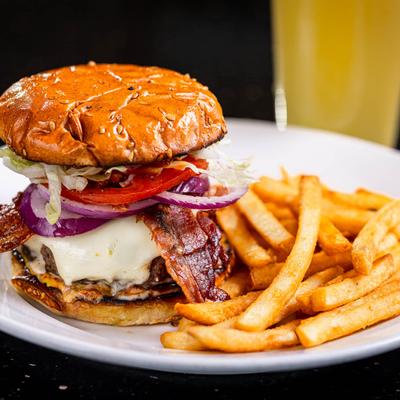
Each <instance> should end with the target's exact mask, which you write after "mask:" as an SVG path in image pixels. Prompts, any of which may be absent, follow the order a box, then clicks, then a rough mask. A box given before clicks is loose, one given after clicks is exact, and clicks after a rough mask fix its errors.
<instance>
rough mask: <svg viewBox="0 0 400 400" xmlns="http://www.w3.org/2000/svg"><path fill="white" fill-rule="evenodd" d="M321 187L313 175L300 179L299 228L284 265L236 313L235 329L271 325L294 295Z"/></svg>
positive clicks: (316, 220)
mask: <svg viewBox="0 0 400 400" xmlns="http://www.w3.org/2000/svg"><path fill="white" fill-rule="evenodd" d="M321 199H322V190H321V186H320V183H319V180H318V178H317V177H315V176H303V177H302V178H301V181H300V196H299V229H298V232H297V236H296V241H295V244H294V246H293V248H292V251H291V252H290V254H289V256H288V258H287V260H286V262H285V265H284V266H283V267H282V269H281V270H280V271H279V274H278V275H277V277H276V278H275V279H274V280H273V282H272V283H271V285H270V286H269V287H268V288H267V289H265V291H264V292H263V293H262V294H261V295H260V296H259V297H258V299H257V300H256V301H255V302H254V303H253V304H251V305H250V307H249V308H248V309H247V310H246V311H245V312H243V314H242V315H240V316H239V318H238V321H237V328H238V329H242V330H246V331H262V330H264V329H265V328H267V327H268V326H271V325H272V323H273V321H275V320H276V317H277V316H278V315H279V313H280V312H281V310H282V309H283V307H284V306H285V304H286V303H287V302H288V301H289V300H290V298H291V297H292V296H293V295H294V294H295V292H296V290H297V288H298V286H299V285H300V283H301V281H302V280H303V277H304V275H305V273H306V271H307V269H308V267H309V266H310V263H311V260H312V256H313V253H314V250H315V246H316V243H317V237H318V230H319V224H320V216H321Z"/></svg>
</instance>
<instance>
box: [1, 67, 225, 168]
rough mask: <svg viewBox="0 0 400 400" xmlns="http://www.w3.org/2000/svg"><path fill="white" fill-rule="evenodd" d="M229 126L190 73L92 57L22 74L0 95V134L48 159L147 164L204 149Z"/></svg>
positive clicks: (20, 149)
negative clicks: (83, 62) (99, 61)
mask: <svg viewBox="0 0 400 400" xmlns="http://www.w3.org/2000/svg"><path fill="white" fill-rule="evenodd" d="M225 133H226V126H225V122H224V118H223V115H222V110H221V106H220V104H219V103H218V101H217V99H216V97H215V96H214V95H213V94H212V93H211V92H210V91H209V90H208V88H207V87H205V86H203V85H201V84H200V83H198V82H197V81H195V80H194V79H191V78H190V77H189V76H187V75H182V74H179V73H177V72H174V71H171V70H167V69H163V68H158V67H142V66H137V65H120V64H95V63H89V64H88V65H79V66H72V67H64V68H60V69H54V70H51V71H48V72H45V73H40V74H36V75H32V76H30V77H27V78H23V79H21V80H20V81H18V82H16V83H15V84H14V85H12V86H11V87H10V88H9V89H8V90H7V91H6V92H5V93H4V94H3V95H2V96H1V97H0V137H1V139H3V140H4V141H5V142H6V143H7V144H8V145H9V146H10V147H11V148H12V149H13V150H14V151H15V152H16V153H18V154H19V155H21V156H23V157H25V158H27V159H29V160H32V161H42V162H45V163H48V164H60V165H68V166H69V165H70V166H112V165H118V164H146V163H149V162H152V161H156V160H162V159H170V158H172V157H174V156H176V155H178V154H183V153H188V152H190V151H194V150H198V149H201V148H203V147H205V146H207V145H210V144H212V143H214V142H216V141H218V140H219V139H221V138H222V137H223V136H224V134H225Z"/></svg>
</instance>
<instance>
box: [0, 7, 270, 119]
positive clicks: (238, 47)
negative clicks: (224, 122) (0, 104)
mask: <svg viewBox="0 0 400 400" xmlns="http://www.w3.org/2000/svg"><path fill="white" fill-rule="evenodd" d="M0 5H1V14H2V18H1V25H0V49H1V62H0V91H4V90H5V89H6V88H7V87H8V86H10V85H11V84H12V83H13V82H14V81H16V80H18V79H19V78H21V77H23V76H26V75H30V74H33V73H36V72H39V71H44V70H46V69H51V68H56V67H61V66H64V65H74V64H79V63H87V62H88V61H90V60H93V61H96V62H116V63H130V64H141V65H158V66H163V67H167V68H171V69H175V70H177V71H179V72H183V73H186V72H188V73H190V75H191V76H193V77H195V78H197V79H198V80H199V81H200V82H202V83H203V84H205V85H207V86H209V87H210V89H211V90H212V91H213V92H214V93H215V94H216V96H217V97H218V99H219V100H220V102H221V104H222V107H223V109H224V112H225V115H226V116H228V117H229V116H235V117H248V118H260V119H269V120H272V119H273V97H272V65H271V57H272V55H271V46H270V20H269V2H268V0H245V1H244V0H238V1H233V0H231V1H229V0H226V1H218V0H214V1H211V0H202V1H190V0H188V1H176V0H170V1H159V2H155V1H143V0H141V1H135V0H127V1H121V0H109V1H106V2H105V1H101V0H98V1H79V2H78V1H64V0H58V1H57V0H52V1H44V0H38V1H31V2H30V1H21V0H7V1H4V0H3V1H1V2H0Z"/></svg>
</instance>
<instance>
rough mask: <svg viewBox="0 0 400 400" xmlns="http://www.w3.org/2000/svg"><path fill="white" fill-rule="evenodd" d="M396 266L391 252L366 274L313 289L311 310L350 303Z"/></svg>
mask: <svg viewBox="0 0 400 400" xmlns="http://www.w3.org/2000/svg"><path fill="white" fill-rule="evenodd" d="M395 270H396V268H395V265H394V263H393V257H392V255H391V254H388V255H386V256H384V257H383V258H381V259H379V260H377V261H376V262H375V263H374V266H373V268H372V270H371V272H370V274H368V275H360V274H358V275H357V276H353V277H347V278H345V279H343V280H342V281H341V282H337V283H333V284H330V285H328V286H325V287H320V288H317V289H315V290H314V291H313V292H312V293H311V295H310V300H311V308H312V310H313V311H315V312H317V311H327V310H332V309H334V308H337V307H340V306H342V305H343V304H346V303H350V302H351V301H353V300H356V299H358V298H360V297H362V296H365V295H366V294H367V293H370V292H372V291H373V290H374V289H376V288H377V287H378V286H380V285H381V284H382V283H383V282H384V281H386V280H387V279H388V278H389V277H390V276H391V275H393V273H394V272H395Z"/></svg>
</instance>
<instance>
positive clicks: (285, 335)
mask: <svg viewBox="0 0 400 400" xmlns="http://www.w3.org/2000/svg"><path fill="white" fill-rule="evenodd" d="M298 324H299V321H291V322H289V323H288V324H286V325H282V326H280V327H278V328H273V329H268V330H266V331H263V332H243V331H240V330H238V329H221V328H217V327H214V326H204V327H203V326H195V327H192V328H190V329H189V331H188V332H189V333H190V334H191V335H192V336H194V337H195V338H196V339H197V340H199V341H200V342H201V343H202V344H203V345H204V346H205V347H207V348H208V349H211V350H219V351H223V352H227V353H237V352H238V353H243V352H254V351H265V350H273V349H280V348H283V347H288V346H295V345H296V344H298V343H299V340H298V338H297V335H296V333H295V328H296V327H297V325H298Z"/></svg>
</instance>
